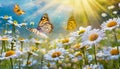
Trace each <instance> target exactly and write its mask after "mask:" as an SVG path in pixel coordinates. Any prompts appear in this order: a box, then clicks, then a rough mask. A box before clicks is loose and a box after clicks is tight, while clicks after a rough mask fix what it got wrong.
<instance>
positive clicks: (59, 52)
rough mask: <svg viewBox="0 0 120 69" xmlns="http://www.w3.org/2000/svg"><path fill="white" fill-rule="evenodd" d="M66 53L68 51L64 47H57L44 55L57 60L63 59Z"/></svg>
mask: <svg viewBox="0 0 120 69" xmlns="http://www.w3.org/2000/svg"><path fill="white" fill-rule="evenodd" d="M66 53H67V52H66V50H65V49H64V48H56V49H53V50H51V51H49V52H48V53H47V54H45V55H44V57H45V59H46V60H51V61H52V60H53V61H57V60H59V59H63V58H64V55H65V54H66Z"/></svg>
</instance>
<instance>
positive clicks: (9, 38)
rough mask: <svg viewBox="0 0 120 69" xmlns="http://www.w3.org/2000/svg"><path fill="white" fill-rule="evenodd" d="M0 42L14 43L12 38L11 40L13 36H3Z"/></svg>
mask: <svg viewBox="0 0 120 69" xmlns="http://www.w3.org/2000/svg"><path fill="white" fill-rule="evenodd" d="M0 40H1V41H12V38H11V36H2V37H0Z"/></svg>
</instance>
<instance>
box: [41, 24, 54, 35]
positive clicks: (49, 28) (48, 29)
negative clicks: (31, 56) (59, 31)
mask: <svg viewBox="0 0 120 69" xmlns="http://www.w3.org/2000/svg"><path fill="white" fill-rule="evenodd" d="M41 30H42V31H43V32H45V33H51V32H52V30H53V25H52V24H51V23H46V24H45V25H44V26H42V27H41Z"/></svg>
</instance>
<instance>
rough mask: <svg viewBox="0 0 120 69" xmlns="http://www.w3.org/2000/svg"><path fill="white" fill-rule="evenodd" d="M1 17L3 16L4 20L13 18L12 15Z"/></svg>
mask: <svg viewBox="0 0 120 69" xmlns="http://www.w3.org/2000/svg"><path fill="white" fill-rule="evenodd" d="M0 18H2V19H4V20H12V16H8V15H5V16H0Z"/></svg>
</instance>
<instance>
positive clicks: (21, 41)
mask: <svg viewBox="0 0 120 69" xmlns="http://www.w3.org/2000/svg"><path fill="white" fill-rule="evenodd" d="M20 43H21V49H23V41H20Z"/></svg>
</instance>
